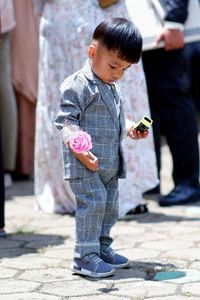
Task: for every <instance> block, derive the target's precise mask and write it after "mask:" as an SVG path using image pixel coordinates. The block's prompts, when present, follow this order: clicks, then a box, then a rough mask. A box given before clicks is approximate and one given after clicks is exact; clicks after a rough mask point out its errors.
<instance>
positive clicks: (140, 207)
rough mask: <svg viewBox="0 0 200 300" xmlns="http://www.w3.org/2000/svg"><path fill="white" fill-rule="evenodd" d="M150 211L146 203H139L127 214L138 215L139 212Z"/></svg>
mask: <svg viewBox="0 0 200 300" xmlns="http://www.w3.org/2000/svg"><path fill="white" fill-rule="evenodd" d="M147 212H149V210H148V207H147V205H146V204H139V205H138V206H136V207H135V208H132V209H131V210H129V211H128V212H127V213H126V216H132V215H138V214H144V213H147Z"/></svg>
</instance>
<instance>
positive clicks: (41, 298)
mask: <svg viewBox="0 0 200 300" xmlns="http://www.w3.org/2000/svg"><path fill="white" fill-rule="evenodd" d="M0 300H61V298H60V297H56V296H51V295H47V294H39V293H23V294H21V293H19V294H9V295H4V296H1V295H0ZM74 300H75V299H74Z"/></svg>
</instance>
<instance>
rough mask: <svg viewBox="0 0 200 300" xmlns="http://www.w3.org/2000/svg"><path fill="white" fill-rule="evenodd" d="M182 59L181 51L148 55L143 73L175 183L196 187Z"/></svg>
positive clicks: (192, 124) (192, 122)
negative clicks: (145, 76)
mask: <svg viewBox="0 0 200 300" xmlns="http://www.w3.org/2000/svg"><path fill="white" fill-rule="evenodd" d="M184 58H185V57H184V51H183V50H176V51H169V52H166V51H164V50H154V51H149V54H147V55H146V57H145V59H144V67H145V70H147V68H148V70H147V72H146V71H145V72H146V75H147V84H148V90H149V93H150V104H151V110H152V115H153V116H154V115H157V116H158V117H159V118H160V125H161V128H162V130H163V132H164V134H165V135H166V138H167V141H168V143H169V147H170V151H171V153H172V157H173V179H174V183H175V185H178V184H182V183H184V184H188V185H190V186H198V184H199V181H198V176H199V154H198V141H197V123H196V117H195V108H194V103H193V100H192V98H191V96H190V95H189V92H188V91H189V86H190V80H189V78H188V73H187V68H186V64H185V62H184ZM150 59H151V61H150ZM150 72H151V74H150ZM157 125H158V124H156V123H155V122H154V126H155V127H156V126H157ZM157 153H158V151H157ZM158 159H159V158H158Z"/></svg>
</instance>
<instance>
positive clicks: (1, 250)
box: [0, 233, 69, 259]
mask: <svg viewBox="0 0 200 300" xmlns="http://www.w3.org/2000/svg"><path fill="white" fill-rule="evenodd" d="M67 239H69V237H63V236H60V235H53V234H34V233H16V234H9V235H8V236H7V237H6V238H1V239H0V259H2V258H13V257H18V256H21V255H25V254H33V253H38V252H41V253H42V252H45V248H47V247H50V246H52V247H53V246H58V245H62V244H64V242H65V241H66V240H67Z"/></svg>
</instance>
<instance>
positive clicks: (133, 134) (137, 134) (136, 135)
mask: <svg viewBox="0 0 200 300" xmlns="http://www.w3.org/2000/svg"><path fill="white" fill-rule="evenodd" d="M148 135H149V131H148V130H145V131H144V132H141V131H140V130H136V129H134V128H131V129H130V130H129V131H128V136H129V137H130V138H131V139H133V140H140V139H145V138H146V137H147V136H148Z"/></svg>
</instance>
